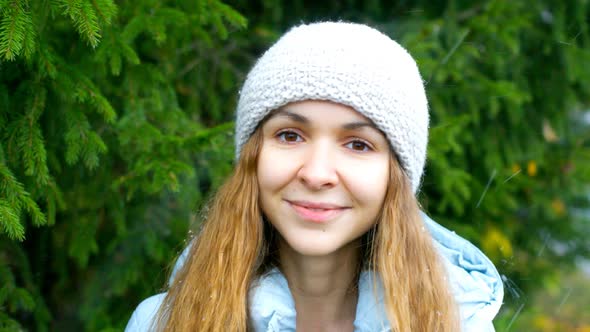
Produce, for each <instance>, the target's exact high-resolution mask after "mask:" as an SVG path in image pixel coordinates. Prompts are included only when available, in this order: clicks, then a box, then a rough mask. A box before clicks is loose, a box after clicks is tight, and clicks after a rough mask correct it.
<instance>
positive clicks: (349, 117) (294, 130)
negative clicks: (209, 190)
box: [257, 101, 390, 256]
mask: <svg viewBox="0 0 590 332" xmlns="http://www.w3.org/2000/svg"><path fill="white" fill-rule="evenodd" d="M262 131H263V136H264V139H263V144H262V149H261V152H260V155H259V158H258V168H257V176H258V184H259V187H260V202H261V207H262V210H263V212H264V215H265V216H266V217H267V219H268V220H269V221H270V222H271V223H272V224H273V226H274V227H275V228H276V229H277V231H278V232H279V233H280V234H281V236H282V238H283V239H284V240H285V241H286V242H287V244H288V245H289V246H290V247H291V248H293V249H294V250H295V251H296V252H298V253H300V254H302V255H311V256H319V255H328V254H331V253H335V252H337V251H338V250H339V249H341V248H343V247H344V246H346V245H347V244H349V243H351V242H352V241H354V240H356V239H358V238H359V237H360V236H361V235H363V234H364V233H366V232H367V231H368V230H369V229H370V228H371V226H373V224H374V223H375V221H376V217H377V215H378V214H379V212H380V210H381V207H382V205H383V200H384V197H385V192H386V189H387V186H388V174H389V154H390V151H389V145H388V142H387V140H386V138H385V136H384V135H383V134H382V133H381V132H380V131H379V130H378V129H377V128H376V127H374V125H373V124H372V122H371V121H369V120H368V119H367V118H365V117H364V116H363V115H361V114H360V113H358V112H356V111H355V110H353V109H352V108H350V107H348V106H344V105H341V104H336V103H331V102H325V101H304V102H298V103H292V104H289V105H287V106H284V107H282V108H281V109H279V110H277V111H275V112H274V113H273V114H272V115H271V116H270V118H269V119H268V120H267V121H266V122H265V123H264V125H263V126H262Z"/></svg>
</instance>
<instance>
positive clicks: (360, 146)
mask: <svg viewBox="0 0 590 332" xmlns="http://www.w3.org/2000/svg"><path fill="white" fill-rule="evenodd" d="M345 146H346V147H347V148H349V149H351V150H354V151H361V152H365V151H371V150H372V148H371V147H370V146H369V144H367V143H365V142H363V141H360V140H355V141H351V142H349V143H348V144H346V145H345Z"/></svg>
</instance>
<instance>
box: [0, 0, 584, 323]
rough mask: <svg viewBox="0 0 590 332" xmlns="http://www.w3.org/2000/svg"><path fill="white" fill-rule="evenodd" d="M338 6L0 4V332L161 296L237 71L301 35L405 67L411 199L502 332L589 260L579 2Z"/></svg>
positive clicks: (78, 318)
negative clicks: (354, 31) (452, 250)
mask: <svg viewBox="0 0 590 332" xmlns="http://www.w3.org/2000/svg"><path fill="white" fill-rule="evenodd" d="M345 3H346V5H344V4H343V3H341V2H322V3H318V2H310V1H302V0H297V1H291V2H288V3H283V2H271V1H262V2H251V1H234V2H233V4H232V6H229V5H227V4H225V3H223V2H221V1H219V0H207V1H205V0H197V1H170V0H167V1H156V0H143V1H131V2H115V1H112V0H51V1H32V0H0V330H9V331H12V330H38V331H47V330H89V331H101V330H102V331H108V330H121V329H122V328H123V327H124V325H125V324H126V322H127V320H128V318H129V315H130V313H131V311H132V310H133V308H134V307H135V306H136V305H137V304H138V303H139V301H140V299H142V298H145V297H147V296H149V295H152V294H154V293H155V292H158V291H160V290H161V288H162V287H163V285H164V284H165V280H166V277H167V275H166V273H167V272H166V271H167V270H166V269H167V268H168V267H170V265H171V264H172V263H173V261H174V257H175V255H176V254H177V253H178V252H179V251H180V250H182V249H183V246H184V244H185V242H184V240H185V239H186V238H187V234H189V236H190V234H191V233H192V232H193V231H194V230H195V229H196V227H198V219H199V217H198V215H197V214H196V212H197V211H198V209H199V207H201V206H202V205H203V204H204V202H205V201H206V198H207V196H208V195H209V194H210V193H211V192H212V191H213V190H214V189H215V188H216V187H217V185H218V184H219V183H220V182H221V181H222V180H223V178H224V176H225V175H226V174H227V172H228V171H229V170H230V169H231V164H232V160H233V147H232V137H231V132H232V128H233V123H232V119H233V109H234V107H235V101H236V97H237V91H238V89H239V86H240V84H241V83H242V82H243V79H244V74H245V73H246V72H247V70H248V69H249V68H250V66H252V65H253V61H254V59H255V57H256V56H258V55H259V54H260V52H261V51H262V50H264V49H265V48H266V47H268V45H270V43H272V42H273V41H274V40H275V39H276V38H277V37H278V36H279V35H280V34H281V33H282V32H284V31H285V30H286V29H287V28H288V27H290V26H292V25H293V24H297V23H299V22H301V21H302V20H303V21H313V20H318V19H328V18H329V19H342V20H352V21H359V22H366V23H369V24H371V25H374V26H376V27H378V28H379V29H380V30H381V31H384V32H385V33H387V34H389V35H390V36H391V37H393V38H394V39H396V40H398V41H400V43H401V44H403V45H404V46H405V47H407V48H408V49H409V51H410V52H411V53H412V54H413V56H414V57H415V58H416V59H417V60H418V65H419V67H420V70H421V72H422V74H423V79H424V80H425V83H426V88H427V92H428V95H429V96H428V97H429V101H430V110H431V130H430V144H429V151H428V166H427V170H426V177H425V179H424V183H423V186H422V192H421V193H420V197H419V198H420V200H421V201H422V204H423V207H424V209H425V210H427V211H428V212H429V213H430V214H432V215H433V216H434V218H435V219H436V220H438V221H439V222H441V223H442V224H443V225H445V226H448V227H450V228H453V229H455V230H456V231H457V232H458V233H460V234H461V235H462V236H465V237H467V238H468V239H469V240H471V241H473V242H474V243H475V244H477V245H478V246H479V247H481V248H482V249H483V251H484V252H486V254H488V255H489V256H490V257H491V258H492V260H493V261H494V262H495V263H496V265H497V266H498V268H499V270H500V273H501V274H503V275H504V277H505V280H506V285H507V297H506V302H507V305H506V306H505V308H504V312H503V316H502V317H500V319H499V320H498V324H499V325H498V326H499V327H508V328H510V327H511V326H512V324H513V323H514V322H513V320H512V318H513V317H515V315H518V314H519V313H520V311H519V308H522V307H521V305H524V304H527V306H526V307H525V311H526V309H528V303H527V302H526V298H528V297H527V296H526V295H527V294H530V293H532V291H534V290H537V289H542V288H543V287H545V288H547V287H554V288H555V287H557V286H556V285H558V284H559V281H560V280H561V278H562V275H563V274H562V273H561V272H560V271H561V270H562V269H563V270H564V271H567V268H568V267H571V266H573V264H574V263H575V262H576V261H578V260H580V259H582V258H584V257H585V258H586V259H587V258H588V256H590V244H589V243H588V241H587V240H586V236H585V234H587V232H588V231H589V229H588V224H589V223H588V221H589V220H588V219H589V217H588V209H590V202H589V198H588V192H589V191H590V188H589V183H590V163H588V160H590V136H589V134H588V133H589V132H590V130H589V128H588V124H587V123H585V122H584V121H582V119H583V118H584V111H587V110H588V106H589V105H590V94H589V92H590V82H589V81H588V79H587V77H590V72H589V71H590V66H588V65H587V64H588V63H590V31H589V28H588V17H590V8H589V6H590V4H589V3H588V2H587V1H578V2H563V1H549V2H545V3H539V2H537V1H533V0H527V1H520V2H505V1H476V2H461V1H450V2H448V3H433V2H430V1H413V2H400V3H392V2H388V1H346V2H345ZM246 18H248V21H247V20H246ZM246 26H248V29H247V30H246V29H245V28H246ZM555 266H559V267H560V269H556V268H555ZM524 280H526V281H524ZM517 324H518V323H516V325H517ZM516 325H514V326H516ZM523 326H525V325H523ZM528 327H530V326H527V327H523V329H527V328H528ZM499 329H501V328H499ZM512 330H516V329H515V328H514V327H513V328H512Z"/></svg>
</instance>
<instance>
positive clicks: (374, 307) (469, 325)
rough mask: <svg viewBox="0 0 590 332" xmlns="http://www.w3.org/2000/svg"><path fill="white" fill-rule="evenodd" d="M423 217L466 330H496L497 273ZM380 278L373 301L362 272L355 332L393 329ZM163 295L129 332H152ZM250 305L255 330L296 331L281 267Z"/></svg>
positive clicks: (369, 280)
mask: <svg viewBox="0 0 590 332" xmlns="http://www.w3.org/2000/svg"><path fill="white" fill-rule="evenodd" d="M423 217H424V222H425V224H426V226H427V227H428V229H429V231H430V233H431V235H432V237H433V239H434V240H435V241H434V242H435V245H436V248H437V249H438V250H439V252H440V253H441V256H442V257H443V260H444V264H445V266H446V268H447V270H448V274H449V278H450V283H451V287H452V291H453V294H454V296H455V300H456V301H457V303H458V305H459V310H460V314H461V323H462V329H463V331H469V332H470V331H474V332H488V331H494V326H493V325H492V320H493V318H494V317H495V316H496V314H497V313H498V310H499V309H500V306H501V305H502V298H503V296H504V288H503V284H502V279H501V278H500V275H499V274H498V271H497V270H496V268H495V267H494V265H493V264H492V262H491V261H490V260H489V259H488V258H487V257H486V256H485V255H484V254H483V253H482V252H481V251H480V250H479V249H477V248H476V247H475V246H474V245H472V244H471V243H469V242H468V241H467V240H465V239H463V238H461V237H460V236H458V235H456V234H455V233H454V232H451V231H449V230H447V229H446V228H444V227H442V226H440V225H439V224H437V223H436V222H434V221H433V220H432V219H430V218H429V217H428V216H426V215H425V214H423ZM187 252H188V250H185V251H184V252H183V254H182V255H181V256H180V258H179V259H178V261H177V263H176V266H175V268H174V271H173V272H172V276H171V277H170V281H172V280H173V279H174V276H175V274H176V271H178V269H179V268H180V266H182V264H183V263H184V260H185V259H186V255H187ZM376 279H377V285H376V289H377V292H376V294H377V296H376V297H375V292H374V291H373V289H374V288H373V280H374V278H373V276H372V275H371V272H368V271H365V272H362V273H361V276H360V279H359V298H358V304H357V309H356V318H355V321H354V330H355V331H356V332H387V331H391V329H390V327H389V323H388V321H387V319H386V315H385V308H384V303H383V295H382V293H383V292H382V285H381V283H380V282H379V278H376ZM165 295H166V294H165V293H162V294H158V295H154V296H152V297H150V298H148V299H146V300H144V301H143V302H141V304H140V305H139V306H138V307H137V309H135V312H134V313H133V315H132V316H131V319H130V320H129V323H128V324H127V328H126V329H125V331H126V332H138V331H149V330H150V324H151V322H152V319H153V318H154V315H155V313H156V312H157V310H158V308H159V306H160V305H161V303H162V301H163V299H164V297H165ZM249 303H250V308H249V312H250V317H251V322H252V325H253V326H254V328H255V330H256V331H257V332H279V331H281V332H283V331H292V332H295V321H296V320H295V315H296V313H295V304H294V302H293V298H292V297H291V292H290V291H289V286H288V284H287V280H286V279H285V277H284V276H283V275H282V274H281V272H280V271H279V270H278V269H273V270H271V271H270V272H269V273H267V274H265V275H264V276H263V277H261V279H260V280H258V281H257V282H256V283H255V284H254V285H253V287H252V289H251V290H250V302H249Z"/></svg>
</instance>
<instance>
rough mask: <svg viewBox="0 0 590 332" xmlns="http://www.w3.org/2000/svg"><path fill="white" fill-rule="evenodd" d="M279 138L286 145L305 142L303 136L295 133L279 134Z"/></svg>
mask: <svg viewBox="0 0 590 332" xmlns="http://www.w3.org/2000/svg"><path fill="white" fill-rule="evenodd" d="M277 137H278V138H279V140H281V141H283V142H286V143H296V142H301V141H303V139H302V138H301V136H300V135H299V134H297V133H296V132H294V131H283V132H282V133H279V134H278V135H277Z"/></svg>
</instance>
